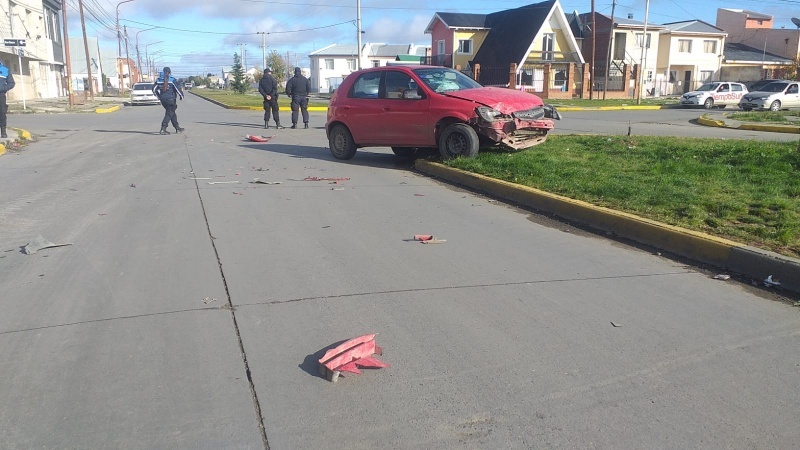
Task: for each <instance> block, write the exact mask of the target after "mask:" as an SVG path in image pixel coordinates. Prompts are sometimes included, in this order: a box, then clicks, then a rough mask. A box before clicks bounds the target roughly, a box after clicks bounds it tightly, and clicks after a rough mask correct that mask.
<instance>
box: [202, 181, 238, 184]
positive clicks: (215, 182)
mask: <svg viewBox="0 0 800 450" xmlns="http://www.w3.org/2000/svg"><path fill="white" fill-rule="evenodd" d="M233 183H238V181H209V182H208V184H233Z"/></svg>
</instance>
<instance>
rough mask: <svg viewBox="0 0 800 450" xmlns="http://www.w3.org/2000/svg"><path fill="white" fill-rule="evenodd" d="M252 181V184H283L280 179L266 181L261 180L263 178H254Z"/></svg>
mask: <svg viewBox="0 0 800 450" xmlns="http://www.w3.org/2000/svg"><path fill="white" fill-rule="evenodd" d="M250 183H251V184H281V182H280V181H266V180H261V179H258V178H253V181H251V182H250Z"/></svg>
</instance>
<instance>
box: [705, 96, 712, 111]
mask: <svg viewBox="0 0 800 450" xmlns="http://www.w3.org/2000/svg"><path fill="white" fill-rule="evenodd" d="M703 107H705V108H706V109H711V108H713V107H714V99H713V98H707V99H706V101H705V102H703Z"/></svg>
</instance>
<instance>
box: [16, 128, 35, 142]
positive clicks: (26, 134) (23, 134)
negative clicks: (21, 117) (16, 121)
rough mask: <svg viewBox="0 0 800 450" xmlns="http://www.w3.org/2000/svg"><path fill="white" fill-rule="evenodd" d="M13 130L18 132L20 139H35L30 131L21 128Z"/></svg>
mask: <svg viewBox="0 0 800 450" xmlns="http://www.w3.org/2000/svg"><path fill="white" fill-rule="evenodd" d="M13 130H14V131H16V132H17V134H19V137H20V138H21V139H25V140H28V141H29V140H31V139H33V137H32V136H31V132H30V131H28V130H23V129H21V128H13Z"/></svg>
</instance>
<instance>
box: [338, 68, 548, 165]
mask: <svg viewBox="0 0 800 450" xmlns="http://www.w3.org/2000/svg"><path fill="white" fill-rule="evenodd" d="M560 118H561V117H560V115H559V114H558V111H556V109H555V108H553V107H552V106H550V105H545V104H544V103H543V102H542V99H540V98H539V97H537V96H536V95H533V94H528V93H526V92H520V91H515V90H512V89H505V88H496V87H483V86H481V85H480V84H478V82H476V81H475V80H473V79H471V78H470V77H468V76H466V75H464V74H462V73H461V72H458V71H456V70H453V69H448V68H446V67H433V66H385V67H375V68H371V69H365V70H361V71H358V72H354V73H351V74H350V75H349V76H348V77H347V78H346V79H345V80H344V81H343V82H342V84H341V85H340V86H339V88H338V89H337V90H336V92H335V93H334V94H333V96H332V97H331V101H330V105H329V106H328V120H327V123H326V124H325V131H326V133H327V135H328V141H329V144H330V149H331V153H332V154H333V156H334V157H336V158H338V159H350V158H352V157H353V156H354V155H355V153H356V150H357V149H358V148H361V147H391V148H392V150H393V151H394V153H395V154H397V155H399V156H411V155H413V154H414V152H415V151H416V150H417V149H419V148H437V147H438V148H439V152H440V153H441V155H442V158H445V159H447V158H453V157H456V156H466V157H470V158H472V157H475V156H476V155H477V154H478V149H479V148H480V147H481V146H482V145H494V144H499V145H501V146H505V147H508V148H511V149H517V150H518V149H523V148H527V147H531V146H533V145H536V144H541V143H542V142H544V141H545V139H546V138H547V132H548V131H550V130H552V129H553V119H560Z"/></svg>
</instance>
